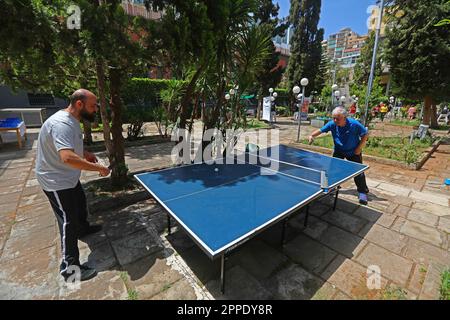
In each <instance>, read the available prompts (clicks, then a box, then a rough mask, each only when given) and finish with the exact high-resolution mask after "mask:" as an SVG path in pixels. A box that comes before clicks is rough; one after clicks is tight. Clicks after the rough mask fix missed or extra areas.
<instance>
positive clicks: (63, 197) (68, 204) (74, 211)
mask: <svg viewBox="0 0 450 320" xmlns="http://www.w3.org/2000/svg"><path fill="white" fill-rule="evenodd" d="M44 192H45V194H46V195H47V197H48V199H49V200H50V204H51V206H52V208H53V212H54V213H55V216H56V220H57V221H58V226H59V234H60V236H61V249H62V262H61V265H60V271H61V274H62V275H67V273H66V271H67V268H68V267H69V266H71V265H77V266H79V265H80V260H79V256H80V254H79V251H78V238H79V235H80V234H81V231H82V230H83V229H84V228H87V227H88V226H89V223H88V221H87V215H88V208H87V201H86V195H85V194H84V190H83V187H82V186H81V183H80V182H79V181H78V184H77V185H76V187H75V188H72V189H64V190H59V191H45V190H44Z"/></svg>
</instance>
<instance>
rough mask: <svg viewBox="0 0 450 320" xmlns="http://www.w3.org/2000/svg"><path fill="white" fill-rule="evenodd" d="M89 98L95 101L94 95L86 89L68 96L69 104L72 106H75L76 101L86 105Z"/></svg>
mask: <svg viewBox="0 0 450 320" xmlns="http://www.w3.org/2000/svg"><path fill="white" fill-rule="evenodd" d="M89 98H90V99H92V98H95V99H97V97H96V96H95V94H93V93H92V92H91V91H89V90H86V89H78V90H76V91H75V92H74V93H72V95H71V96H70V104H71V105H72V106H75V104H76V103H77V101H81V102H84V103H86V102H87V100H88V99H89Z"/></svg>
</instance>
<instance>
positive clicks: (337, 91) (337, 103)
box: [332, 90, 341, 111]
mask: <svg viewBox="0 0 450 320" xmlns="http://www.w3.org/2000/svg"><path fill="white" fill-rule="evenodd" d="M340 95H341V92H340V91H339V90H336V91H335V92H334V97H335V98H336V105H335V106H334V107H337V106H338V105H339V96H340ZM332 111H333V110H332Z"/></svg>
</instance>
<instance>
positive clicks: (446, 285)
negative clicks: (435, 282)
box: [439, 269, 450, 300]
mask: <svg viewBox="0 0 450 320" xmlns="http://www.w3.org/2000/svg"><path fill="white" fill-rule="evenodd" d="M439 299H440V300H450V269H446V270H444V271H443V272H442V274H441V288H440V297H439Z"/></svg>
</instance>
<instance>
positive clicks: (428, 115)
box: [422, 95, 433, 125]
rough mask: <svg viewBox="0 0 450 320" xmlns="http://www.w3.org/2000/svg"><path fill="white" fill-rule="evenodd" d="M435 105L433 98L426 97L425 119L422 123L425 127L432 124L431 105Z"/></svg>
mask: <svg viewBox="0 0 450 320" xmlns="http://www.w3.org/2000/svg"><path fill="white" fill-rule="evenodd" d="M432 104H433V98H432V97H431V96H429V95H427V96H425V99H424V104H423V108H424V110H423V119H422V123H423V124H425V125H430V124H431V112H432V111H431V105H432Z"/></svg>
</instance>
